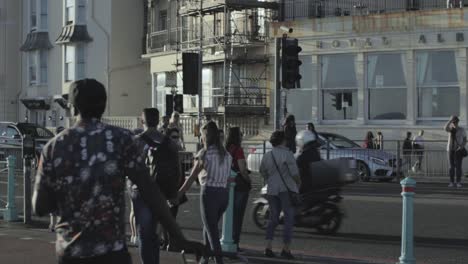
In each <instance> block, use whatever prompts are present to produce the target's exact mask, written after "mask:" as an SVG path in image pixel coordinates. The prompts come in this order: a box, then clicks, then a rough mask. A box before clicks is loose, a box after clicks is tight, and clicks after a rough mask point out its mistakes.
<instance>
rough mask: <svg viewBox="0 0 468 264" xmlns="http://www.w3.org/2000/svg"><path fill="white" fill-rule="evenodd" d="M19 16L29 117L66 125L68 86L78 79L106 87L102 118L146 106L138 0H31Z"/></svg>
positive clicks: (136, 111)
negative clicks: (98, 83) (22, 34)
mask: <svg viewBox="0 0 468 264" xmlns="http://www.w3.org/2000/svg"><path fill="white" fill-rule="evenodd" d="M23 14H24V15H23V20H24V23H23V31H24V32H26V33H27V34H26V33H25V34H24V36H23V45H22V47H21V49H22V50H23V51H24V52H25V56H24V58H23V61H22V62H23V67H22V71H23V76H25V78H23V94H22V102H23V104H24V105H25V106H27V108H28V110H27V111H26V113H24V114H25V116H27V117H28V118H29V121H31V122H37V123H40V124H43V125H47V126H60V125H65V120H66V118H65V117H66V115H67V111H66V102H67V101H66V99H67V95H68V92H69V85H70V83H71V82H73V81H75V80H79V79H82V78H94V79H97V80H98V81H100V82H102V83H103V84H104V85H105V86H106V88H107V89H108V104H107V109H106V113H105V115H106V116H111V117H123V116H137V115H139V113H140V112H141V109H142V108H143V107H147V106H150V105H151V100H150V92H149V91H150V85H151V79H150V75H149V74H148V67H149V66H148V64H147V63H146V62H145V61H143V60H142V59H141V54H142V53H143V52H144V45H143V43H144V38H143V36H144V33H143V31H144V29H143V15H142V14H143V1H126V0H99V1H97V0H30V1H25V5H24V6H23ZM62 119H63V120H62Z"/></svg>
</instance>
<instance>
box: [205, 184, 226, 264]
mask: <svg viewBox="0 0 468 264" xmlns="http://www.w3.org/2000/svg"><path fill="white" fill-rule="evenodd" d="M200 196H201V197H200V212H201V217H202V222H203V242H204V243H205V247H206V249H207V250H208V251H210V250H211V251H213V254H214V256H215V260H216V263H217V264H222V263H223V258H222V256H221V253H222V249H221V242H220V241H219V229H218V223H219V220H220V219H221V216H223V214H224V211H226V208H227V206H228V201H229V191H228V189H227V188H216V187H209V186H202V187H201V190H200ZM206 261H207V260H206V259H205V261H204V262H205V263H207V262H206Z"/></svg>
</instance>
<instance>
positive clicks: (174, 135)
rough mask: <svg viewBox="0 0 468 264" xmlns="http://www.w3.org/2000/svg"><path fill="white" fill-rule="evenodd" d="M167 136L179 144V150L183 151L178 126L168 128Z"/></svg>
mask: <svg viewBox="0 0 468 264" xmlns="http://www.w3.org/2000/svg"><path fill="white" fill-rule="evenodd" d="M167 136H168V137H169V138H170V139H171V140H172V142H173V143H174V144H175V145H176V146H177V150H178V151H183V150H184V148H183V146H182V140H181V139H180V131H179V129H177V128H169V129H168V130H167Z"/></svg>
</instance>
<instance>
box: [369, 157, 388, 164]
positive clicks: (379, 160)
mask: <svg viewBox="0 0 468 264" xmlns="http://www.w3.org/2000/svg"><path fill="white" fill-rule="evenodd" d="M371 161H372V162H374V163H375V164H377V165H381V166H385V165H387V162H386V161H385V160H383V159H378V158H371Z"/></svg>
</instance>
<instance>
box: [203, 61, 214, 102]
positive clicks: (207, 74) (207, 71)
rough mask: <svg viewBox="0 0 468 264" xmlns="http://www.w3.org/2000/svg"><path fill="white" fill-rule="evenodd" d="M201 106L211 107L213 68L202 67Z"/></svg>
mask: <svg viewBox="0 0 468 264" xmlns="http://www.w3.org/2000/svg"><path fill="white" fill-rule="evenodd" d="M202 80H203V82H202V87H203V88H202V89H203V90H202V96H203V107H213V70H212V69H211V68H204V69H203V71H202Z"/></svg>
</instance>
